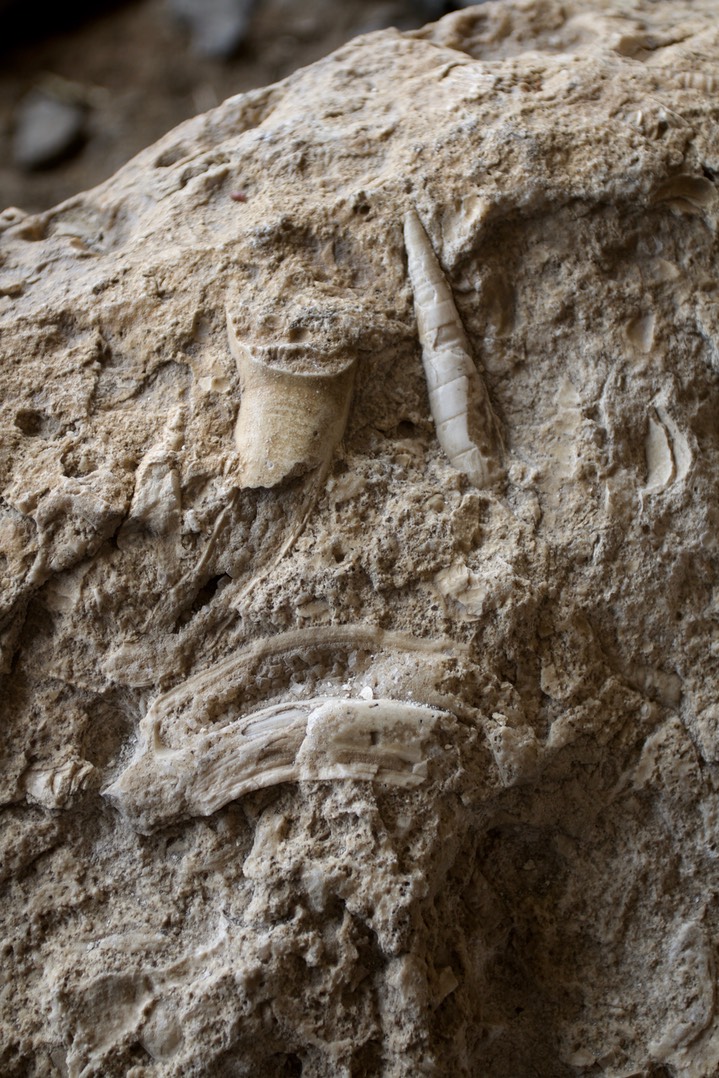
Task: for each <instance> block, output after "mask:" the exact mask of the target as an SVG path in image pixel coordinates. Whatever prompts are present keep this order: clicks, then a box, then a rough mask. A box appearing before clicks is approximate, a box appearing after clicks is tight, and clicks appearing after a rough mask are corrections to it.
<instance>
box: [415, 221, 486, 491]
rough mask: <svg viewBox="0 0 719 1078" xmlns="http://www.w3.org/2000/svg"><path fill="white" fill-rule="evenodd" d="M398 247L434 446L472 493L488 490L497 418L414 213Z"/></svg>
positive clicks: (465, 336) (446, 288)
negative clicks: (408, 285)
mask: <svg viewBox="0 0 719 1078" xmlns="http://www.w3.org/2000/svg"><path fill="white" fill-rule="evenodd" d="M404 241H405V247H406V250H407V264H408V269H409V277H410V280H411V282H412V289H413V292H414V310H415V315H416V318H417V328H418V331H419V339H420V344H421V345H422V362H423V364H424V370H425V374H426V377H427V386H428V389H429V406H430V410H431V412H432V418H433V419H434V422H435V426H436V429H437V440H438V441H439V444H440V445H441V446H442V449H443V450H444V452H445V453H446V454H447V457H448V458H449V460H450V462H451V463H452V464H453V465H454V467H455V468H456V469H457V470H458V471H460V472H463V473H464V475H466V476H467V477H468V479H470V481H471V482H472V483H473V484H474V485H475V486H476V487H480V488H483V487H491V486H494V485H496V484H497V483H499V482H501V480H502V479H503V477H504V469H503V467H502V463H501V438H500V436H499V426H498V423H497V418H496V416H495V414H494V412H493V410H492V405H491V403H490V400H489V395H488V393H487V387H486V386H485V384H484V379H483V378H482V376H481V374H480V373H479V371H478V370H477V368H476V366H475V364H474V361H473V359H472V355H471V349H470V344H469V341H468V340H467V335H466V333H465V331H464V326H463V325H462V320H461V319H460V317H459V313H458V311H457V308H456V306H455V303H454V298H453V296H452V290H451V288H450V286H449V284H448V283H447V280H446V278H445V276H444V273H443V272H442V268H441V266H440V264H439V262H438V261H437V257H436V255H435V253H434V251H433V249H432V245H431V243H430V241H429V237H428V236H427V233H426V232H425V230H424V227H423V225H422V222H421V221H420V219H419V217H418V216H417V214H416V213H415V211H414V210H409V211H408V213H407V214H406V216H405V221H404Z"/></svg>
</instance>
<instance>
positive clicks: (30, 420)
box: [15, 408, 45, 436]
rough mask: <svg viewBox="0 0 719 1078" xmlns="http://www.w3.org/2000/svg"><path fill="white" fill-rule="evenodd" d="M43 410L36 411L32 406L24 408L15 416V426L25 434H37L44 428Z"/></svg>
mask: <svg viewBox="0 0 719 1078" xmlns="http://www.w3.org/2000/svg"><path fill="white" fill-rule="evenodd" d="M44 418H45V417H44V416H43V414H42V412H35V411H33V410H32V409H31V408H23V410H22V411H20V412H18V413H17V415H16V416H15V426H16V427H17V428H18V429H19V430H21V431H22V432H23V434H28V435H31V436H32V435H35V434H39V433H40V431H41V430H42V424H43V419H44Z"/></svg>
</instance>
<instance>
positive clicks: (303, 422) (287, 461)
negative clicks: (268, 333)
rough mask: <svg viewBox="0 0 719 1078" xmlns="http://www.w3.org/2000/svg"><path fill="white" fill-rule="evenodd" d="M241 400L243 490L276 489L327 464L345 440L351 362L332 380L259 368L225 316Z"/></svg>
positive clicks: (238, 438)
mask: <svg viewBox="0 0 719 1078" xmlns="http://www.w3.org/2000/svg"><path fill="white" fill-rule="evenodd" d="M227 333H228V337H229V342H230V350H231V352H232V355H233V356H234V358H235V361H236V363H237V368H238V371H239V375H240V388H241V393H242V398H241V401H240V412H239V415H238V418H237V426H236V427H235V445H236V448H237V451H238V453H239V455H240V459H241V461H242V472H241V477H240V484H239V485H240V486H241V487H274V486H276V485H277V484H278V483H281V482H282V481H283V480H284V479H290V478H293V477H294V476H297V475H303V474H304V473H305V472H308V471H311V470H312V469H314V468H317V467H319V466H320V465H323V464H326V463H327V462H328V461H329V459H330V457H331V456H332V451H333V450H334V448H335V446H336V445H337V443H338V442H339V441H340V439H341V437H342V435H343V434H344V429H345V426H346V424H347V416H348V413H349V406H350V399H351V395H352V386H353V383H354V362H350V363H348V364H347V366H345V367H344V368H343V369H341V370H340V371H339V372H338V373H336V374H320V373H318V374H315V373H312V372H300V373H297V372H294V371H288V370H284V369H282V368H278V367H271V366H269V365H267V364H266V363H262V362H261V361H260V360H259V359H257V358H256V357H255V356H253V355H252V353H251V351H250V349H249V348H248V347H246V346H245V345H244V344H242V342H241V341H240V340H239V338H238V336H237V333H236V331H235V327H234V325H233V322H232V318H231V316H230V313H229V311H228V313H227Z"/></svg>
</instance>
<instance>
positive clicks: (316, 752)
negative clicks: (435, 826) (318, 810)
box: [105, 697, 448, 832]
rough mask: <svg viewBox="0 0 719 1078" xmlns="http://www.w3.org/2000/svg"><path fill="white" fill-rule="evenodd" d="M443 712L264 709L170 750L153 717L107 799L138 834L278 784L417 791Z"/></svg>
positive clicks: (314, 705) (315, 705) (361, 702)
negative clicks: (360, 783) (356, 784)
mask: <svg viewBox="0 0 719 1078" xmlns="http://www.w3.org/2000/svg"><path fill="white" fill-rule="evenodd" d="M443 716H444V717H448V716H447V715H446V713H445V712H442V711H438V710H436V709H434V708H430V707H424V706H422V705H420V704H414V703H403V702H401V701H398V700H387V699H379V700H366V699H347V698H343V697H324V698H322V697H320V698H315V699H311V700H300V701H298V702H292V703H280V704H274V705H272V706H270V707H266V708H262V709H261V710H260V711H256V712H254V713H253V714H251V715H248V716H246V717H244V718H242V719H240V720H239V721H237V722H234V723H231V724H230V725H229V726H224V727H222V728H220V729H216V730H212V729H205V730H203V731H202V732H200V733H198V734H195V735H194V736H192V737H191V738H189V739H187V741H186V742H185V743H184V744H183V746H182V747H181V748H177V749H168V748H166V747H165V746H164V745H163V744H162V742H161V741H160V737H159V731H158V728H159V723H160V720H159V718H155V719H154V720H153V722H152V724H151V726H150V729H149V731H147V740H146V742H145V744H144V745H143V746H142V748H141V750H140V753H139V755H138V756H137V757H136V759H135V760H134V761H133V762H132V763H131V764H130V765H129V767H127V768H126V769H125V771H123V773H122V774H121V775H120V777H119V778H118V779H117V781H116V782H114V783H113V785H112V786H110V787H109V788H108V789H107V790H106V791H105V794H106V796H108V797H110V798H112V799H113V800H115V801H116V802H117V804H118V806H119V807H120V809H121V810H122V812H123V813H124V814H125V815H126V816H127V817H128V818H129V820H130V821H131V822H132V824H133V826H134V827H135V828H136V829H137V830H139V831H143V832H145V831H148V830H150V829H151V828H152V827H154V826H157V825H158V824H162V823H165V822H168V821H169V820H171V819H173V818H175V817H177V816H181V815H186V814H189V815H192V816H208V815H210V814H211V813H213V812H216V811H217V810H218V809H220V808H222V806H223V805H226V804H227V803H228V802H229V801H233V800H235V799H236V798H238V797H242V796H243V794H247V793H251V792H252V791H253V790H259V789H261V788H262V787H265V786H274V785H276V784H277V783H280V782H303V781H304V782H317V781H328V780H332V779H361V780H364V781H368V782H371V781H376V782H380V783H384V784H387V785H393V786H415V785H417V784H418V783H421V782H423V781H424V779H425V778H426V777H427V741H428V739H429V737H430V735H431V733H432V731H433V730H434V727H435V725H436V723H437V722H438V720H439V719H440V718H442V717H443Z"/></svg>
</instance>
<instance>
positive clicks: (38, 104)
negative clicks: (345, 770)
mask: <svg viewBox="0 0 719 1078" xmlns="http://www.w3.org/2000/svg"><path fill="white" fill-rule="evenodd" d="M468 6H470V3H469V2H467V0H464V2H461V0H460V2H458V3H451V2H449V3H448V2H446V0H343V3H341V4H340V3H337V0H134V2H124V3H123V2H121V0H105V2H102V0H95V2H92V0H66V3H63V4H58V3H53V4H43V3H40V4H37V3H35V4H32V5H31V4H28V3H27V0H23V2H20V0H0V28H1V32H0V54H2V56H1V65H0V210H2V209H3V208H4V207H5V206H19V207H21V208H22V209H24V210H30V211H33V210H41V209H45V208H47V207H49V206H52V205H54V204H55V203H57V202H60V201H62V200H63V199H65V198H68V197H70V196H71V195H73V194H75V193H76V192H77V191H81V190H84V189H86V188H88V187H92V186H94V185H95V184H96V183H99V182H101V181H102V180H104V179H105V178H106V177H108V176H110V175H112V173H113V172H114V171H115V170H116V169H117V168H119V167H120V165H122V164H123V163H124V162H125V161H126V160H127V159H128V158H129V157H131V156H132V155H133V154H135V153H137V152H138V151H139V150H141V149H142V148H143V147H144V146H147V145H149V144H150V143H151V142H154V141H155V140H156V139H157V138H159V136H160V135H162V134H163V133H164V132H165V131H168V130H169V129H170V128H172V127H174V126H175V125H176V124H178V123H180V122H181V121H182V120H184V119H185V118H186V117H188V116H192V115H194V114H196V113H198V112H204V111H206V110H207V109H209V108H212V107H213V106H214V105H217V104H219V103H220V102H221V101H223V100H224V99H225V98H226V97H229V96H230V95H232V94H236V93H240V92H242V91H244V90H249V89H252V88H253V87H256V86H263V85H266V84H268V83H271V82H275V81H277V80H278V79H281V78H283V77H284V76H285V75H288V74H289V73H290V72H291V71H293V70H295V68H297V67H303V66H305V65H307V64H311V63H313V62H314V61H315V60H317V59H319V58H320V57H321V56H324V55H326V54H327V53H328V52H331V51H332V50H333V49H336V48H338V47H339V46H340V45H342V44H343V43H344V42H345V41H347V40H349V39H350V38H351V37H354V36H355V35H356V34H359V33H368V32H370V31H372V30H380V29H384V28H386V27H388V26H397V27H398V28H399V29H401V30H409V29H412V28H415V27H418V26H423V25H424V24H425V23H426V22H429V21H433V20H435V19H438V18H440V17H441V16H442V15H444V14H446V13H447V12H448V11H451V10H453V9H455V8H459V7H468Z"/></svg>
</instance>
